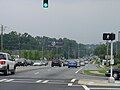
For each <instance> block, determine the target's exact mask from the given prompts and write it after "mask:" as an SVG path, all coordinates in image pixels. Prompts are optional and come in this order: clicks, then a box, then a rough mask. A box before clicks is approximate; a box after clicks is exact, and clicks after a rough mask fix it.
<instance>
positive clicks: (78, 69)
mask: <svg viewBox="0 0 120 90" xmlns="http://www.w3.org/2000/svg"><path fill="white" fill-rule="evenodd" d="M82 69H83V67H82V68H80V69H78V70H77V71H76V72H75V73H76V74H77V73H78V72H79V71H80V70H82Z"/></svg>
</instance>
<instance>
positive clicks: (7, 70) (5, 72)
mask: <svg viewBox="0 0 120 90" xmlns="http://www.w3.org/2000/svg"><path fill="white" fill-rule="evenodd" d="M8 73H9V69H8V68H7V69H6V70H5V71H4V75H5V76H7V75H8Z"/></svg>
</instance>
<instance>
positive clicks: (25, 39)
mask: <svg viewBox="0 0 120 90" xmlns="http://www.w3.org/2000/svg"><path fill="white" fill-rule="evenodd" d="M0 38H1V37H0ZM49 42H64V45H63V47H60V48H55V47H53V48H51V47H48V43H49ZM93 46H94V45H93ZM88 47H90V45H84V44H81V43H77V42H76V41H75V40H70V39H67V38H59V39H56V38H50V37H46V36H42V37H40V36H36V37H33V36H31V35H30V34H28V33H23V34H21V33H17V32H16V31H11V32H10V33H5V34H4V35H3V50H4V51H6V52H9V53H11V54H14V55H19V56H20V57H21V58H26V59H41V58H42V59H44V57H45V58H47V59H52V58H66V59H68V58H78V57H83V56H85V55H90V54H92V53H93V51H94V49H93V48H88Z"/></svg>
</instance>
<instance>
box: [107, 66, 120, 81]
mask: <svg viewBox="0 0 120 90" xmlns="http://www.w3.org/2000/svg"><path fill="white" fill-rule="evenodd" d="M105 76H107V77H110V70H108V71H106V73H105ZM113 77H114V78H115V80H119V78H120V68H116V69H113Z"/></svg>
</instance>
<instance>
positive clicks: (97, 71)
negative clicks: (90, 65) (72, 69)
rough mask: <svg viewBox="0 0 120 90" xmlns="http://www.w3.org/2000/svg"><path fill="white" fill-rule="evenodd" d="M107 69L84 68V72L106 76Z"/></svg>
mask: <svg viewBox="0 0 120 90" xmlns="http://www.w3.org/2000/svg"><path fill="white" fill-rule="evenodd" d="M105 72H106V70H84V74H87V75H95V76H105Z"/></svg>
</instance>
